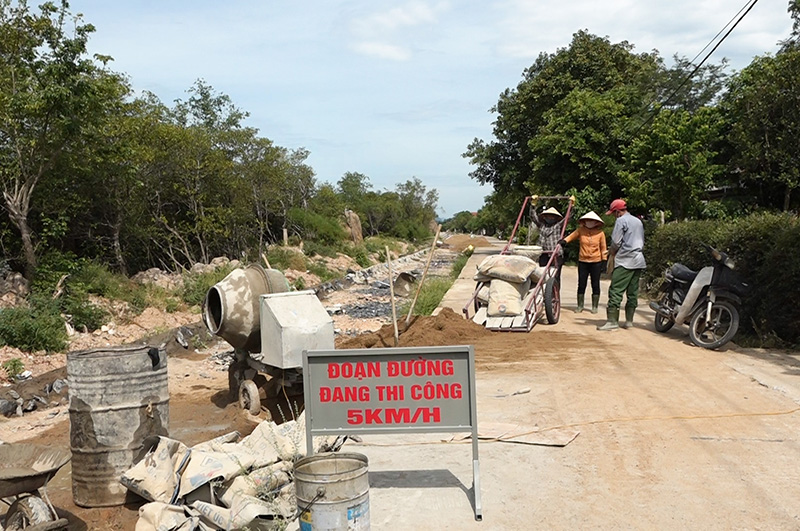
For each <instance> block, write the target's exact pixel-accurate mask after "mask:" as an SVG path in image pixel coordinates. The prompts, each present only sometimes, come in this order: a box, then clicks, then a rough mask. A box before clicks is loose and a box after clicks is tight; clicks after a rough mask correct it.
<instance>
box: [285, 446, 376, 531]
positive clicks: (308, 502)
mask: <svg viewBox="0 0 800 531" xmlns="http://www.w3.org/2000/svg"><path fill="white" fill-rule="evenodd" d="M367 465H368V460H367V456H365V455H361V454H356V453H322V454H316V455H313V456H311V457H305V458H303V459H301V460H299V461H298V462H297V463H295V465H294V484H295V491H296V496H297V510H298V511H299V512H300V530H301V531H338V530H343V531H368V530H369V528H370V526H369V475H368V469H367Z"/></svg>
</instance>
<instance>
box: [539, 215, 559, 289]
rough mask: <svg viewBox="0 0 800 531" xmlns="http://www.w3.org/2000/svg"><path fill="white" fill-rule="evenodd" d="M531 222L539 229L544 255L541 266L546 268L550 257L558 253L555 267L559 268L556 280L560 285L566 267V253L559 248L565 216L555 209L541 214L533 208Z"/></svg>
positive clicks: (540, 257)
mask: <svg viewBox="0 0 800 531" xmlns="http://www.w3.org/2000/svg"><path fill="white" fill-rule="evenodd" d="M531 220H532V221H533V222H534V223H535V224H536V226H537V227H538V228H539V241H538V244H539V246H540V247H541V248H542V254H541V255H540V256H539V265H540V266H542V267H544V266H546V265H547V262H548V261H549V260H550V256H551V255H552V254H553V253H554V252H557V256H556V259H555V261H554V262H553V265H555V266H556V267H557V268H558V269H557V271H558V273H556V278H557V279H558V283H559V284H561V266H562V265H564V251H563V250H562V249H561V247H559V246H558V240H559V239H560V238H561V234H562V228H563V227H564V216H562V215H561V212H559V211H558V210H556V209H555V208H554V207H550V208H548V209H546V210H543V211H542V212H541V213H537V212H536V208H531Z"/></svg>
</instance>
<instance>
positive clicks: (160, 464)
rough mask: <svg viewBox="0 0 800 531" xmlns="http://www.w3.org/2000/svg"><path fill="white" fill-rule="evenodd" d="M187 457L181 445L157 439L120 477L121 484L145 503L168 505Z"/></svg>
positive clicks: (186, 451) (167, 439) (184, 448)
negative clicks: (141, 457) (142, 456)
mask: <svg viewBox="0 0 800 531" xmlns="http://www.w3.org/2000/svg"><path fill="white" fill-rule="evenodd" d="M189 453H190V452H189V449H188V448H186V446H185V445H184V444H183V443H181V442H178V441H176V440H173V439H169V438H167V437H159V438H158V443H157V444H155V445H154V446H153V447H152V448H150V450H149V451H148V452H147V453H146V454H145V456H144V458H143V459H142V460H140V461H139V462H138V463H136V464H135V465H134V466H133V467H132V468H130V469H129V470H127V471H125V473H123V474H122V477H121V478H120V483H122V484H123V485H125V487H127V488H128V490H130V491H131V492H134V493H136V494H138V495H139V496H141V497H142V498H144V499H145V500H148V501H151V502H162V503H169V502H170V501H172V497H173V495H174V494H175V490H176V487H177V486H178V480H177V476H178V472H179V468H180V466H181V465H182V464H185V463H186V461H187V459H188V454H189ZM140 518H141V516H140ZM154 518H155V517H154Z"/></svg>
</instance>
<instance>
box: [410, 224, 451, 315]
mask: <svg viewBox="0 0 800 531" xmlns="http://www.w3.org/2000/svg"><path fill="white" fill-rule="evenodd" d="M441 230H442V225H441V224H439V226H438V227H436V236H434V237H433V243H432V244H431V251H430V252H429V253H428V261H427V262H426V263H425V270H424V271H423V272H422V278H421V279H420V281H419V285H418V286H417V292H416V293H415V294H414V300H412V301H411V308H409V309H408V316H407V317H406V328H408V323H409V322H411V312H413V311H414V305H415V304H417V297H419V292H420V290H422V283H423V282H425V275H427V274H428V267H430V265H431V259H432V258H433V251H434V249H436V242H437V241H439V231H441Z"/></svg>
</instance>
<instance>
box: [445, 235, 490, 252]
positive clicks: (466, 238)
mask: <svg viewBox="0 0 800 531" xmlns="http://www.w3.org/2000/svg"><path fill="white" fill-rule="evenodd" d="M444 244H445V245H446V246H447V247H448V248H449V249H453V250H454V251H458V252H461V251H463V250H464V249H466V248H467V247H468V246H470V245H472V246H473V247H491V245H492V244H491V242H489V240H487V239H486V238H484V237H483V236H470V235H469V234H454V235H453V236H450V237H449V238H447V239H446V240H445V241H444Z"/></svg>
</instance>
